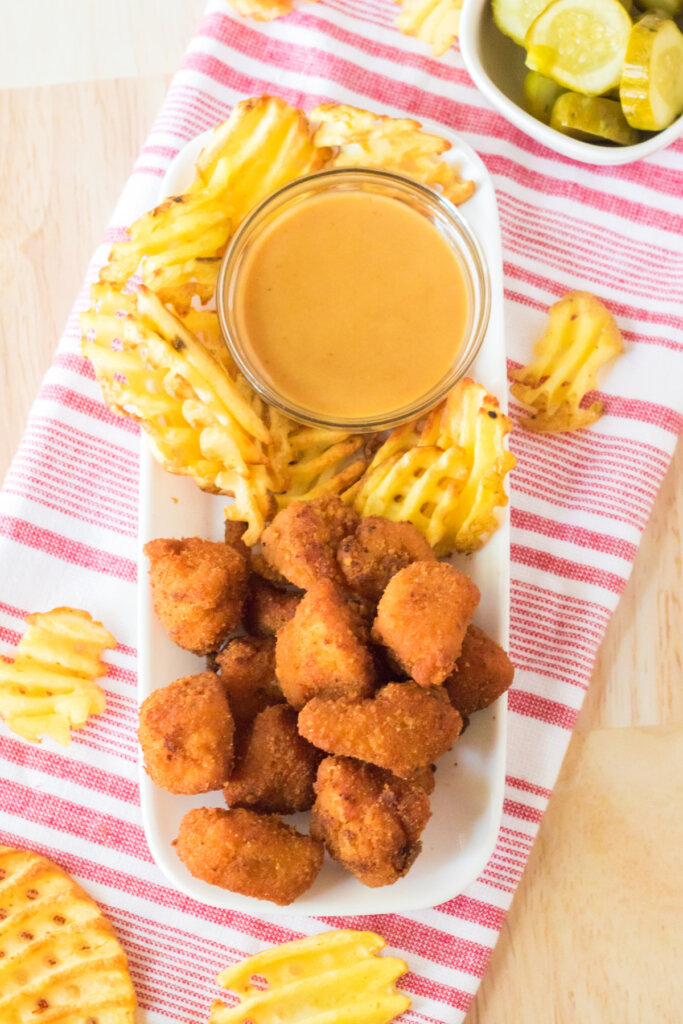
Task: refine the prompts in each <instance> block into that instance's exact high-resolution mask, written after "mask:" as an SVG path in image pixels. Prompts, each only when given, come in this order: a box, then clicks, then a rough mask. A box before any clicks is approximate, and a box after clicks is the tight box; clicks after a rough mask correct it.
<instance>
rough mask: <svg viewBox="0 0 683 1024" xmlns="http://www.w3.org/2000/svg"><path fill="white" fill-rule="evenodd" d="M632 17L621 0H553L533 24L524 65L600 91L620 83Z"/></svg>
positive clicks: (584, 89)
mask: <svg viewBox="0 0 683 1024" xmlns="http://www.w3.org/2000/svg"><path fill="white" fill-rule="evenodd" d="M630 32H631V19H630V18H629V16H628V14H627V13H626V11H625V10H624V7H623V6H622V4H620V3H619V0H553V2H552V3H550V4H548V6H547V7H546V8H545V10H544V11H542V12H541V14H539V16H538V17H537V18H536V20H535V21H534V22H533V23H532V24H531V26H530V27H529V31H528V32H527V34H526V39H525V46H526V47H527V49H528V53H527V57H526V65H527V67H528V68H531V70H532V71H540V73H541V74H542V75H546V76H547V77H548V78H553V79H554V80H555V81H556V82H559V83H560V85H564V86H565V88H567V89H572V90H573V91H575V92H582V93H584V94H585V95H587V96H599V95H600V94H601V93H604V92H607V90H608V89H613V88H614V87H615V86H618V85H619V82H620V80H621V69H622V65H623V62H624V54H625V53H626V46H627V43H628V40H629V35H630Z"/></svg>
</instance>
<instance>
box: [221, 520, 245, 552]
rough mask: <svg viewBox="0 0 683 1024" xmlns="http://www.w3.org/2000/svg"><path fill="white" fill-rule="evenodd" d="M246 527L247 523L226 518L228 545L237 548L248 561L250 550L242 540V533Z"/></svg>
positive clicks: (225, 534)
mask: <svg viewBox="0 0 683 1024" xmlns="http://www.w3.org/2000/svg"><path fill="white" fill-rule="evenodd" d="M246 528H247V524H246V523H240V522H238V521H237V520H236V519H226V520H225V527H224V537H225V543H226V544H227V545H228V547H231V548H235V550H236V551H238V552H239V553H240V554H241V555H242V556H243V557H244V558H245V559H247V561H248V559H249V554H250V550H249V548H248V547H247V545H246V544H245V543H244V541H243V540H242V535H243V534H244V531H245V530H246Z"/></svg>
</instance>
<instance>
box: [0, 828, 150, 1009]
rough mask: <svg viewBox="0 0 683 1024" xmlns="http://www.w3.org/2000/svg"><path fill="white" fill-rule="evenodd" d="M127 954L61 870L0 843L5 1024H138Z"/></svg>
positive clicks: (0, 986) (0, 992) (0, 1004)
mask: <svg viewBox="0 0 683 1024" xmlns="http://www.w3.org/2000/svg"><path fill="white" fill-rule="evenodd" d="M135 1006H136V999H135V991H134V989H133V985H132V982H131V980H130V975H129V973H128V962H127V960H126V954H125V953H124V952H123V950H122V949H121V946H120V945H119V942H118V940H117V938H116V934H115V932H114V929H113V927H112V925H111V923H110V922H109V921H108V920H107V918H106V917H105V916H104V914H102V913H101V911H100V910H99V908H98V906H97V904H96V903H95V901H94V900H93V899H91V898H90V896H88V894H87V893H86V892H84V891H83V889H81V887H80V885H77V884H76V882H74V881H73V879H71V878H70V877H69V875H67V873H66V872H65V871H63V870H62V868H60V867H58V866H57V865H56V864H53V863H52V861H50V860H47V858H46V857H41V856H39V855H38V854H36V853H32V852H31V851H29V850H16V849H12V848H10V847H8V846H0V1020H1V1021H3V1022H4V1024H5V1022H6V1024H29V1022H31V1024H33V1022H34V1021H41V1020H45V1021H59V1024H95V1022H97V1024H134V1021H135Z"/></svg>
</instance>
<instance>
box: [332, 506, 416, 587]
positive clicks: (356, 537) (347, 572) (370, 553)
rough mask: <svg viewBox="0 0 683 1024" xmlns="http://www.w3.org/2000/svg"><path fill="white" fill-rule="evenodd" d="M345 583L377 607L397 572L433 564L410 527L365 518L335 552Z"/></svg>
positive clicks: (376, 517) (406, 524) (378, 518)
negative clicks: (414, 563) (411, 565)
mask: <svg viewBox="0 0 683 1024" xmlns="http://www.w3.org/2000/svg"><path fill="white" fill-rule="evenodd" d="M337 561H338V562H339V566H340V568H341V571H342V573H343V575H344V579H345V580H346V582H347V584H348V586H349V587H351V589H352V590H353V591H355V592H356V593H357V594H360V595H361V597H364V598H365V599H366V600H367V601H372V602H373V603H374V604H377V602H378V601H379V599H380V597H381V596H382V594H383V593H384V590H385V587H386V585H387V583H388V582H389V580H390V579H391V577H392V576H395V575H396V573H397V572H398V571H399V569H404V568H405V567H406V566H407V565H410V564H411V562H429V561H436V555H435V554H434V552H433V551H432V549H431V547H430V546H429V542H428V541H427V539H426V537H424V536H423V535H422V534H421V533H420V531H419V530H417V529H416V528H415V527H414V526H413V524H412V523H394V522H392V520H391V519H384V518H383V517H382V516H368V517H367V518H366V519H362V520H361V523H360V526H359V527H358V529H357V530H356V532H355V533H354V534H352V535H351V536H350V537H345V538H344V540H343V541H342V542H341V544H340V545H339V549H338V551H337Z"/></svg>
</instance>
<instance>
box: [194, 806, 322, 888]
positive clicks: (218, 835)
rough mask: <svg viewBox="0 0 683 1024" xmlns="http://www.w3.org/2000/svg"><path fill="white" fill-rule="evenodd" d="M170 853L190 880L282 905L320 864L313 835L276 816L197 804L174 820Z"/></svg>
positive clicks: (309, 881) (311, 878)
mask: <svg viewBox="0 0 683 1024" xmlns="http://www.w3.org/2000/svg"><path fill="white" fill-rule="evenodd" d="M175 848H176V853H177V854H178V856H179V857H180V859H181V861H182V862H183V864H184V865H185V867H186V868H187V870H188V871H189V872H190V874H191V875H194V877H195V878H201V879H202V881H204V882H208V883H209V884H210V885H219V886H220V887H221V888H222V889H229V890H230V892H239V893H241V894H242V895H243V896H253V897H254V898H255V899H257V900H270V901H271V902H272V903H277V904H278V905H279V906H281V907H285V906H287V904H289V903H292V902H293V901H294V900H295V899H297V898H298V897H299V896H301V895H302V893H304V892H306V890H307V889H309V888H310V887H311V885H312V884H313V882H314V881H315V878H316V876H317V874H318V872H319V871H320V868H321V867H322V863H323V856H324V848H323V844H322V843H321V842H320V840H319V839H312V838H311V837H310V836H305V835H302V833H301V832H297V830H296V829H295V828H292V826H291V825H285V823H284V822H283V821H282V820H281V819H280V818H278V816H277V815H276V814H257V813H256V811H248V810H245V809H244V808H241V807H236V808H235V809H234V810H228V811H226V810H223V808H221V807H200V808H195V809H194V810H192V811H188V812H187V814H186V815H185V816H184V817H183V819H182V821H181V822H180V829H179V831H178V838H177V839H176V841H175Z"/></svg>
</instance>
